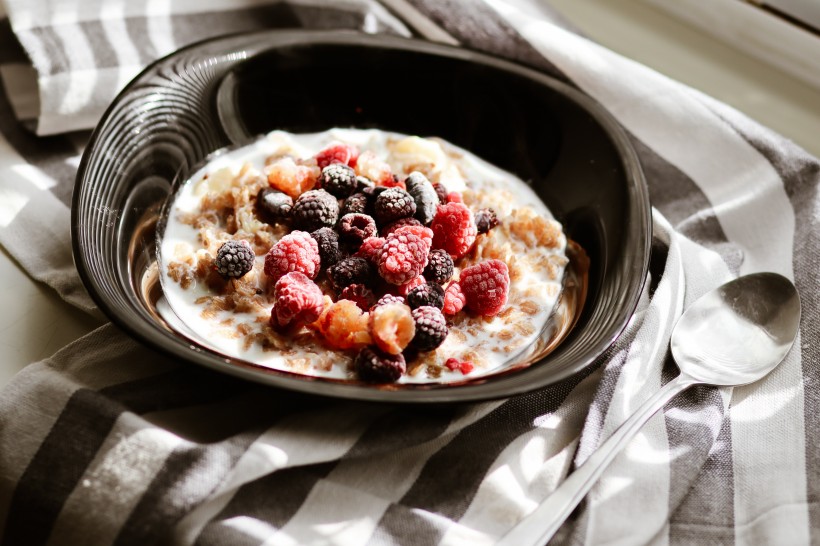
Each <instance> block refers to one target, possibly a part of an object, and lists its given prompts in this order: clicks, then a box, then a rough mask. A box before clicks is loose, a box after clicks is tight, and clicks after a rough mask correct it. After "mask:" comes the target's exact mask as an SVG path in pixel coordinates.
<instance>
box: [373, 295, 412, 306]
mask: <svg viewBox="0 0 820 546" xmlns="http://www.w3.org/2000/svg"><path fill="white" fill-rule="evenodd" d="M388 303H407V302H406V301H405V300H404V298H403V297H401V296H396V295H393V294H385V295H384V296H382V297H380V298H379V301H377V302H376V303H374V304H373V306H372V307H371V309H374V308H376V307H379V306H380V305H387V304H388Z"/></svg>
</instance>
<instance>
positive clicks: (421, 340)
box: [410, 305, 449, 351]
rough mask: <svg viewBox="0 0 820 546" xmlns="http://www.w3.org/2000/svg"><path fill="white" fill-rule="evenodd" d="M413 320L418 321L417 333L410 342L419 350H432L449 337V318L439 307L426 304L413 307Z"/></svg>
mask: <svg viewBox="0 0 820 546" xmlns="http://www.w3.org/2000/svg"><path fill="white" fill-rule="evenodd" d="M413 321H415V323H416V334H415V335H414V336H413V340H412V341H411V342H410V346H411V347H413V348H415V349H418V350H419V351H432V350H433V349H435V348H436V347H438V346H439V345H441V344H442V343H444V340H445V339H447V334H448V333H449V331H448V329H447V320H446V319H445V318H444V315H443V314H442V313H441V311H440V310H439V309H438V308H436V307H430V306H429V305H425V306H422V307H419V308H417V309H413Z"/></svg>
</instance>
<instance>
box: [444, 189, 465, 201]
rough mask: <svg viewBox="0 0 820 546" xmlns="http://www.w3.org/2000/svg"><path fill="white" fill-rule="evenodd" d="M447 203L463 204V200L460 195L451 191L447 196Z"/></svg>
mask: <svg viewBox="0 0 820 546" xmlns="http://www.w3.org/2000/svg"><path fill="white" fill-rule="evenodd" d="M447 202H448V203H463V202H464V198H463V197H461V194H460V193H459V192H457V191H451V192H450V193H448V194H447Z"/></svg>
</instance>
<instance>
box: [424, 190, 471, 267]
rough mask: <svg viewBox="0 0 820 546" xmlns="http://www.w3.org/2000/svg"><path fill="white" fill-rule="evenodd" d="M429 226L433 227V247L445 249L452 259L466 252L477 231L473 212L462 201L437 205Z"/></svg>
mask: <svg viewBox="0 0 820 546" xmlns="http://www.w3.org/2000/svg"><path fill="white" fill-rule="evenodd" d="M430 227H431V228H432V229H433V248H442V249H444V250H446V251H447V252H448V253H449V254H450V256H452V257H453V259H454V260H456V259H458V258H461V257H462V256H464V255H465V254H467V251H469V250H470V248H471V247H472V246H473V243H474V242H475V238H476V235H477V233H478V230H477V229H476V227H475V221H474V220H473V213H472V212H470V209H469V208H467V206H466V205H464V204H463V203H447V204H446V205H439V207H438V211H437V212H436V217H435V218H434V219H433V223H432V224H430Z"/></svg>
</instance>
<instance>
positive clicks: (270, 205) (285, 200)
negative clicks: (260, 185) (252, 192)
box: [256, 188, 293, 224]
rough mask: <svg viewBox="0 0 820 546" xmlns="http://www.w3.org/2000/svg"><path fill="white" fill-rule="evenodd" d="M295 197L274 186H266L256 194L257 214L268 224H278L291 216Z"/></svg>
mask: <svg viewBox="0 0 820 546" xmlns="http://www.w3.org/2000/svg"><path fill="white" fill-rule="evenodd" d="M292 208H293V199H291V197H290V195H288V194H286V193H282V192H281V191H279V190H274V189H273V188H264V189H262V190H261V191H260V192H259V193H257V194H256V214H257V216H259V218H260V219H261V220H262V221H263V222H265V223H266V224H276V223H279V222H283V221H285V220H287V219H288V218H290V211H291V209H292Z"/></svg>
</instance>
